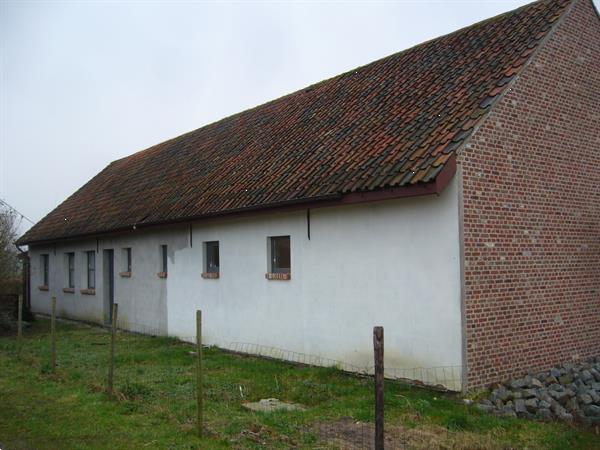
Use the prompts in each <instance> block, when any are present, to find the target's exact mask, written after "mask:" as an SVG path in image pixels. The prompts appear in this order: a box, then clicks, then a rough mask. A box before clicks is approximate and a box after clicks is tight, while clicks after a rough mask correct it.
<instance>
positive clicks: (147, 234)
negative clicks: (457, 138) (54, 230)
mask: <svg viewBox="0 0 600 450" xmlns="http://www.w3.org/2000/svg"><path fill="white" fill-rule="evenodd" d="M279 235H290V236H291V246H292V263H291V264H292V269H291V270H292V279H291V280H289V281H275V280H271V281H269V280H266V279H265V276H264V275H265V272H266V271H267V237H268V236H279ZM213 240H217V241H219V245H220V278H219V279H203V278H201V276H200V274H201V272H202V242H203V241H213ZM160 244H167V245H168V246H169V274H168V278H167V279H159V278H158V277H157V276H156V272H158V271H159V262H160V258H159V246H160ZM191 244H192V245H191V246H190V236H189V225H185V226H181V227H173V228H170V229H166V230H163V231H160V232H157V231H136V232H132V233H130V234H127V235H123V236H120V237H118V238H111V239H100V240H99V243H98V247H99V249H100V253H99V255H98V261H97V270H98V281H97V286H98V288H97V291H96V296H94V297H90V296H84V295H80V294H75V295H73V294H62V293H61V291H60V289H62V287H63V284H64V283H63V280H65V275H64V271H63V267H66V266H65V265H64V264H63V263H62V261H63V259H64V256H63V255H64V252H66V251H69V249H70V248H73V249H75V251H76V255H77V256H76V258H77V261H76V266H77V271H78V272H79V274H78V275H77V276H76V277H77V280H80V279H81V280H83V276H84V275H85V274H84V273H83V271H84V268H85V260H84V255H83V253H81V252H83V251H84V250H87V249H95V248H96V240H91V241H88V242H81V243H78V244H77V245H73V246H72V247H68V248H67V247H65V246H62V245H60V246H59V245H57V248H56V256H53V248H52V247H50V248H48V249H46V250H49V253H50V255H51V256H50V267H51V273H52V275H51V278H52V279H51V288H50V292H48V293H46V292H41V291H37V290H36V289H35V287H36V286H37V285H38V284H40V282H39V276H40V275H39V274H40V270H39V268H38V265H39V261H40V258H39V254H40V253H42V250H43V249H42V248H37V247H34V248H32V249H31V253H32V292H33V294H32V304H33V307H34V309H35V310H39V311H43V310H47V305H48V303H49V297H50V296H51V295H57V296H58V297H59V304H60V305H61V309H60V311H61V314H62V315H65V316H70V317H75V318H81V319H85V320H93V321H101V320H102V317H103V316H102V315H103V309H102V298H103V295H102V292H101V291H102V283H101V282H100V280H102V263H101V259H102V250H103V249H104V248H114V250H115V265H116V270H117V272H118V271H119V270H122V269H121V268H120V267H121V264H122V262H120V258H121V256H122V255H121V251H120V249H121V248H122V247H132V248H133V276H132V278H130V279H127V278H123V279H121V278H120V277H119V276H118V275H117V276H116V277H115V280H116V282H117V284H116V298H117V302H118V303H119V308H120V316H121V317H123V318H124V319H126V320H128V321H129V322H130V323H131V324H132V325H131V327H132V328H133V329H136V326H134V325H133V324H144V325H146V327H147V328H148V329H152V328H156V329H158V330H163V331H164V332H168V334H170V335H172V336H178V337H183V338H188V339H189V338H191V337H193V336H194V334H195V310H196V309H202V311H203V316H204V323H203V330H204V341H205V342H206V343H207V344H213V345H217V346H221V347H230V346H231V343H233V342H250V343H255V344H259V345H264V346H272V347H277V348H281V349H285V350H290V351H296V352H301V353H305V354H311V355H319V356H321V357H323V358H330V359H335V360H341V361H345V362H347V363H350V364H354V365H357V366H370V365H372V328H373V326H374V325H383V326H384V327H385V360H386V366H387V367H396V368H403V367H404V368H414V367H426V368H428V367H438V366H455V367H460V366H461V365H462V332H461V326H462V325H461V307H460V285H461V283H460V264H459V221H458V192H457V182H456V178H455V180H454V181H453V182H452V183H451V184H450V185H449V186H448V187H447V188H446V190H445V191H444V192H443V194H442V195H441V196H439V197H437V196H428V197H419V198H408V199H400V200H387V201H381V202H375V203H368V204H362V205H353V206H343V207H330V208H318V209H313V210H311V239H310V240H309V239H308V236H307V223H306V212H305V211H298V212H291V213H273V214H270V215H260V216H256V217H253V218H245V219H238V220H225V221H220V222H216V221H214V222H211V223H196V224H194V225H193V227H192V239H191ZM56 258H60V260H59V264H56ZM59 272H60V273H59ZM36 277H38V278H37V279H36ZM80 284H81V283H80ZM80 287H81V286H80V285H77V286H76V288H77V292H79V288H80ZM58 288H60V289H58ZM138 328H139V327H138ZM141 331H143V330H141ZM459 370H460V369H459ZM459 376H460V374H459ZM417 377H418V375H417ZM430 381H431V380H430ZM458 383H459V382H458ZM446 384H448V383H446ZM450 387H453V388H460V385H459V384H458V385H453V386H450Z"/></svg>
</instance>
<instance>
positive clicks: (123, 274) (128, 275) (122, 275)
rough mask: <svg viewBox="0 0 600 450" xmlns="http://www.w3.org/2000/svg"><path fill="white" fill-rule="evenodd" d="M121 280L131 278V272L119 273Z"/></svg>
mask: <svg viewBox="0 0 600 450" xmlns="http://www.w3.org/2000/svg"><path fill="white" fill-rule="evenodd" d="M119 276H120V277H121V278H131V272H119Z"/></svg>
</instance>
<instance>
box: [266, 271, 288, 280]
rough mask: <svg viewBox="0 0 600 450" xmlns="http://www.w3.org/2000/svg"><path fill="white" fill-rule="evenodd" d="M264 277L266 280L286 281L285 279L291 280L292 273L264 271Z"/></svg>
mask: <svg viewBox="0 0 600 450" xmlns="http://www.w3.org/2000/svg"><path fill="white" fill-rule="evenodd" d="M265 278H266V279H267V280H281V281H287V280H291V279H292V274H291V273H273V272H267V273H265Z"/></svg>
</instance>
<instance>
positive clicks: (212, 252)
mask: <svg viewBox="0 0 600 450" xmlns="http://www.w3.org/2000/svg"><path fill="white" fill-rule="evenodd" d="M204 272H205V273H219V241H210V242H205V243H204Z"/></svg>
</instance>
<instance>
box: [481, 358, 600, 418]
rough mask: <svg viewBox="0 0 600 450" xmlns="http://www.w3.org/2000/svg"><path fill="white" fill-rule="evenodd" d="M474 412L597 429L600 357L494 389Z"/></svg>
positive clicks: (599, 413) (599, 410) (565, 365)
mask: <svg viewBox="0 0 600 450" xmlns="http://www.w3.org/2000/svg"><path fill="white" fill-rule="evenodd" d="M477 408H478V409H480V410H481V411H485V412H489V413H493V414H498V415H503V416H509V417H525V418H530V419H539V420H549V419H553V418H558V419H561V420H566V421H572V420H579V421H581V422H582V423H584V424H586V425H600V357H598V358H592V359H590V360H588V361H586V362H582V363H578V364H574V363H573V364H571V363H567V364H564V365H563V366H561V367H554V368H552V369H550V371H548V372H541V373H537V374H529V375H527V376H525V377H523V378H519V379H513V380H510V381H508V382H506V383H503V384H499V385H496V386H495V387H494V389H493V390H492V391H491V394H490V395H489V396H488V397H487V398H485V399H483V400H480V401H479V403H478V404H477Z"/></svg>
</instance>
